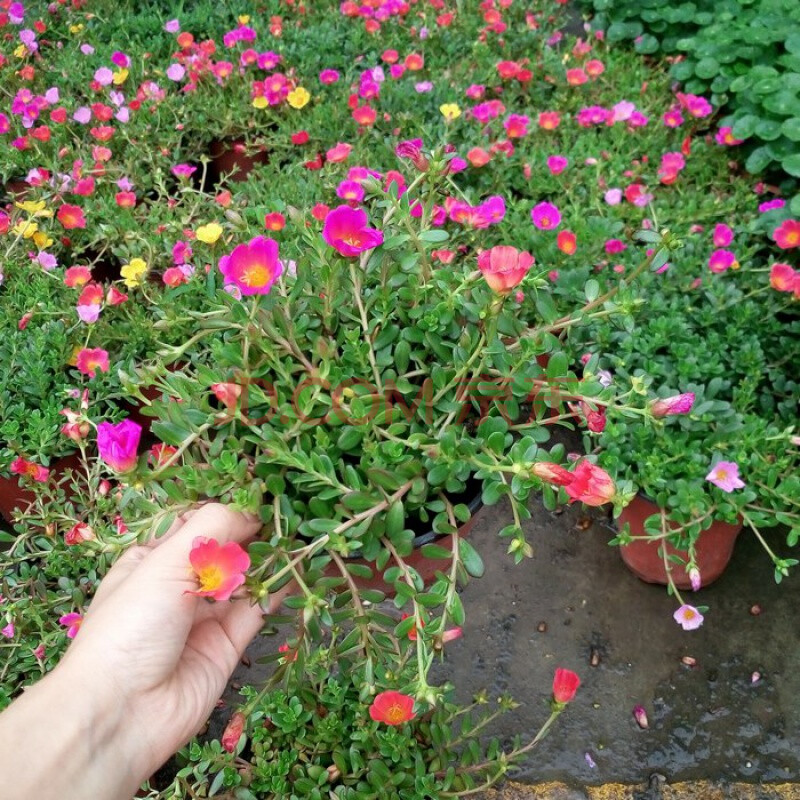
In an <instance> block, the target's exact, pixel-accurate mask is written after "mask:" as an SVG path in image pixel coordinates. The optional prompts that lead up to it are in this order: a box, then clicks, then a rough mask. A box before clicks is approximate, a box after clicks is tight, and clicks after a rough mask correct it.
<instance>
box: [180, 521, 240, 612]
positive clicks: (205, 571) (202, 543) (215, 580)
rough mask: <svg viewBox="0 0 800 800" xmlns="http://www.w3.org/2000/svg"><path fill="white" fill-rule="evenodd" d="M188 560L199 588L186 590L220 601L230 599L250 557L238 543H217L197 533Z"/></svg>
mask: <svg viewBox="0 0 800 800" xmlns="http://www.w3.org/2000/svg"><path fill="white" fill-rule="evenodd" d="M189 563H190V564H191V566H192V569H193V570H194V573H195V575H196V576H197V580H198V583H199V584H200V588H199V589H195V590H194V591H189V590H187V592H186V593H187V594H194V595H197V596H198V597H211V598H213V599H214V600H217V601H220V602H222V601H225V600H230V598H231V595H232V594H233V593H234V592H235V591H236V589H238V588H239V587H240V586H241V585H242V584H243V583H244V573H245V572H246V571H247V570H248V569H249V568H250V556H248V555H247V552H246V551H245V550H244V548H243V547H242V546H241V545H240V544H239V543H238V542H226V543H225V544H223V545H221V544H220V543H219V542H218V541H217V540H216V539H207V538H206V537H204V536H198V537H197V538H196V539H195V540H194V542H193V544H192V550H191V552H190V553H189Z"/></svg>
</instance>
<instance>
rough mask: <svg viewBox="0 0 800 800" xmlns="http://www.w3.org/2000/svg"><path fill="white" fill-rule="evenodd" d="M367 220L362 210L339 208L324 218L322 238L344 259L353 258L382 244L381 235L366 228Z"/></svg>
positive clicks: (373, 229)
mask: <svg viewBox="0 0 800 800" xmlns="http://www.w3.org/2000/svg"><path fill="white" fill-rule="evenodd" d="M368 222H369V219H368V217H367V212H366V211H364V210H363V209H360V208H359V209H353V208H350V206H339V207H338V208H334V209H333V210H332V211H331V212H329V214H328V216H327V217H325V224H324V226H323V228H322V238H323V239H324V240H325V241H326V243H327V244H329V245H330V246H331V247H332V248H333V249H334V250H336V252H337V253H340V254H341V255H343V256H345V258H354V257H355V256H357V255H358V254H359V253H363V252H364V251H365V250H371V249H372V248H373V247H379V246H380V245H382V244H383V233H381V231H379V230H377V229H375V228H368V227H367V223H368Z"/></svg>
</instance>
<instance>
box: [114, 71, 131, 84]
mask: <svg viewBox="0 0 800 800" xmlns="http://www.w3.org/2000/svg"><path fill="white" fill-rule="evenodd" d="M111 80H112V82H113V83H114V86H122V84H123V83H125V81H126V80H128V70H127V69H125V68H124V67H123V68H122V69H118V70H117V71H116V72H115V73H114V74H113V76H112V77H111Z"/></svg>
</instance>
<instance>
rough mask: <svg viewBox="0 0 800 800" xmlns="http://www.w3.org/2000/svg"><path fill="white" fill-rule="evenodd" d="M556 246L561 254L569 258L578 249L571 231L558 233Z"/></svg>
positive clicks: (575, 238)
mask: <svg viewBox="0 0 800 800" xmlns="http://www.w3.org/2000/svg"><path fill="white" fill-rule="evenodd" d="M556 246H557V247H558V249H559V250H560V251H561V252H562V253H566V254H567V255H568V256H571V255H572V254H573V253H574V252H575V251H576V250H577V249H578V239H577V237H576V236H575V234H574V233H573V232H572V231H566V230H565V231H559V232H558V236H557V237H556Z"/></svg>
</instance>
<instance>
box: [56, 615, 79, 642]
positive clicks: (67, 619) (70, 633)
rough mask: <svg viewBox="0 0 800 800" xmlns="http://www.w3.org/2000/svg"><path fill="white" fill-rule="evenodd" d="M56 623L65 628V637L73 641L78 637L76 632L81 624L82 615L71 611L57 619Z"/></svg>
mask: <svg viewBox="0 0 800 800" xmlns="http://www.w3.org/2000/svg"><path fill="white" fill-rule="evenodd" d="M58 622H59V624H60V625H64V627H66V629H67V637H68V638H70V639H74V638H75V637H76V636H77V635H78V631H79V630H80V627H81V624H82V623H83V615H82V614H77V613H76V612H74V611H73V612H72V613H71V614H64V616H63V617H59V618H58Z"/></svg>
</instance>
